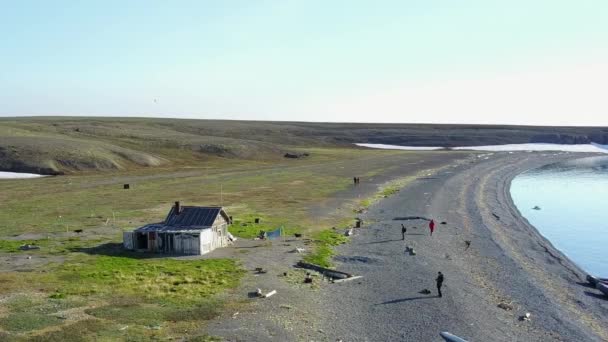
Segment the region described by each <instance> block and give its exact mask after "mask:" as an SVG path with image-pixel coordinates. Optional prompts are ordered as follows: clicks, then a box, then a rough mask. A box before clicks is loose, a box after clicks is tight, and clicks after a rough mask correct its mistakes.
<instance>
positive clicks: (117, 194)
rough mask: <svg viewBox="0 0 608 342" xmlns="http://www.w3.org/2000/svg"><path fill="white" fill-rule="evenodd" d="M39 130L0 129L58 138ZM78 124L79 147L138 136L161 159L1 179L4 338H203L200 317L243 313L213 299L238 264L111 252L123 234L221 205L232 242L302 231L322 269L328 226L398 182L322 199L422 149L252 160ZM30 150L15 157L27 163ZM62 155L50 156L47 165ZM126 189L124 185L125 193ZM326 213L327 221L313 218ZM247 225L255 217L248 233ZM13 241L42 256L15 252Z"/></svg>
mask: <svg viewBox="0 0 608 342" xmlns="http://www.w3.org/2000/svg"><path fill="white" fill-rule="evenodd" d="M37 125H39V127H38V126H35V125H34V126H32V124H31V123H28V124H25V123H21V122H17V123H10V124H8V125H5V126H4V128H0V129H4V130H5V131H7V130H8V131H10V132H11V134H12V135H25V136H27V135H30V136H29V137H28V138H27V139H29V141H32V140H36V139H38V138H39V137H42V136H47V135H49V136H54V137H56V136H57V134H60V133H58V132H55V133H53V132H50V133H49V131H52V130H61V129H64V130H67V128H65V127H63V128H61V127H59V126H53V125H52V124H44V123H39V124H37ZM61 125H66V124H65V123H62V124H61ZM78 125H79V127H80V128H79V130H78V131H75V130H74V128H72V131H70V132H73V133H70V134H73V135H74V136H76V135H82V134H85V133H86V132H88V131H87V130H88V129H89V128H85V127H88V126H95V128H96V129H97V130H96V131H94V133H86V134H94V135H95V139H89V141H88V143H89V144H94V145H96V146H101V145H103V146H109V145H113V146H119V147H120V148H130V149H132V150H134V151H135V150H137V151H140V152H141V150H142V146H144V147H145V146H146V145H145V144H143V143H142V138H141V137H142V136H144V135H146V134H149V135H150V136H151V137H150V141H154V143H153V144H150V146H153V147H152V148H149V149H145V151H144V152H142V153H145V154H150V155H153V156H155V157H158V158H159V160H162V162H161V163H158V164H156V165H147V166H145V165H143V164H142V165H140V164H137V163H131V162H123V161H119V163H118V164H117V165H120V167H109V168H106V167H97V166H94V167H93V168H90V169H89V168H84V169H82V170H79V169H78V168H80V166H78V167H74V168H72V167H68V168H65V169H59V170H62V171H65V172H66V173H67V174H66V175H63V176H55V177H47V178H40V179H30V180H7V181H0V208H1V210H0V222H2V226H1V227H0V259H1V260H0V261H2V266H0V267H1V268H2V269H1V272H0V293H2V295H1V296H0V339H1V340H41V341H81V340H92V339H96V340H99V341H114V340H149V339H168V338H177V337H183V336H187V337H189V338H190V340H201V341H207V340H213V338H212V337H210V336H207V335H206V334H205V329H204V325H205V322H206V321H208V320H209V319H210V318H213V317H215V316H217V314H218V313H220V312H222V310H224V308H226V307H233V306H237V307H238V306H240V305H243V303H239V302H236V303H235V302H226V301H224V300H223V299H222V297H221V296H219V297H218V296H217V295H218V294H221V293H223V292H225V291H230V289H232V288H234V287H235V286H236V285H237V284H238V283H239V280H240V279H241V277H242V276H243V269H242V267H241V266H240V265H239V264H238V262H236V261H235V260H232V259H201V260H174V259H172V258H158V257H155V256H148V255H142V254H138V253H129V252H126V251H123V250H122V248H121V246H120V242H121V238H122V236H121V234H122V231H124V230H128V229H133V228H136V227H138V226H141V225H143V224H146V223H150V222H158V221H162V220H163V219H164V216H165V215H166V213H167V211H168V210H169V209H170V206H171V204H172V203H173V201H176V200H179V201H181V202H182V204H184V205H223V206H226V207H227V211H228V213H229V214H230V215H232V216H234V221H235V224H234V225H232V226H231V227H230V231H231V232H232V233H233V234H235V235H237V236H240V237H243V238H251V237H253V236H255V235H256V234H257V233H258V232H259V231H260V230H270V229H274V228H276V227H279V226H282V227H284V230H285V232H286V233H287V234H292V233H294V232H300V233H303V234H304V235H305V236H307V237H310V238H312V239H314V240H315V241H316V242H317V244H316V246H317V247H316V250H315V251H314V252H313V253H312V254H310V255H308V256H307V257H306V258H307V260H308V261H311V262H315V263H318V264H320V265H326V266H327V265H330V260H331V256H332V253H333V252H332V248H331V247H332V246H334V245H337V244H339V243H343V242H344V240H345V239H344V237H343V236H342V235H341V234H338V233H335V232H334V231H333V230H331V227H338V228H344V227H346V226H347V225H348V224H349V223H351V224H352V221H353V218H354V216H355V215H356V214H355V213H354V210H356V209H359V208H361V207H362V205H369V204H370V203H372V202H373V201H375V200H377V199H379V198H382V197H383V196H388V195H390V194H392V193H393V192H394V191H396V190H397V188H398V187H399V186H401V185H402V184H401V183H400V184H397V183H388V184H387V185H386V187H385V188H383V189H380V190H379V192H378V193H377V194H376V195H375V196H372V197H370V198H369V199H368V198H367V197H366V198H349V197H344V198H339V201H338V202H336V203H339V205H336V203H329V202H328V200H329V199H331V198H335V197H336V196H337V195H336V194H340V193H343V192H344V191H347V190H348V189H350V188H351V187H352V186H353V185H352V177H353V176H354V175H355V174H356V175H361V176H362V177H364V180H365V178H366V177H367V178H373V177H380V176H382V175H383V174H385V173H387V172H390V171H391V170H393V168H395V166H396V165H399V164H400V163H409V162H412V161H416V160H418V159H419V158H420V154H418V153H408V152H403V151H374V150H363V149H354V148H343V147H337V146H321V145H319V144H314V143H311V144H310V145H307V146H306V147H303V145H297V146H289V147H287V148H285V147H284V145H281V147H277V146H279V145H273V146H274V147H270V146H269V145H265V147H262V148H261V151H262V153H263V154H264V155H263V156H261V157H260V156H256V155H255V153H253V152H246V151H245V150H247V149H248V148H251V149H254V150H255V149H257V148H258V146H257V145H255V144H253V145H251V146H249V145H248V146H247V147H246V148H245V147H244V148H243V150H241V152H239V153H241V154H238V153H237V154H230V153H232V152H226V150H230V149H231V148H232V147H230V148H228V147H226V146H229V145H230V146H233V145H231V144H234V143H235V142H234V141H231V142H230V144H227V145H225V147H226V148H225V149H224V150H216V151H215V152H214V153H207V154H204V155H200V154H199V152H196V151H195V150H192V149H191V147H187V148H185V147H183V145H180V146H179V147H176V146H177V145H175V140H171V141H169V140H170V139H169V140H168V141H167V142H166V144H164V145H163V144H157V142H158V139H160V138H158V137H157V135H158V134H159V133H158V132H156V131H154V132H148V133H146V131H145V130H143V131H137V132H132V131H124V132H122V133H120V132H121V131H120V130H118V129H115V130H112V129H109V128H107V127H106V126H107V123H104V124H99V125H95V124H94V123H88V124H85V123H83V122H80V121H79V122H78ZM0 127H2V123H0ZM7 127H8V128H7ZM18 127H25V128H18ZM32 127H38V128H37V129H38V131H37V132H38V133H37V134H38V135H36V134H34V133H32ZM117 132H118V133H117ZM119 133H120V134H119ZM61 134H64V133H61ZM167 134H168V133H167ZM188 134H191V133H188ZM64 135H65V134H64ZM191 135H192V134H191ZM74 136H73V137H72V138H75V137H74ZM168 136H169V134H168ZM182 137H183V136H181V135H180V139H181V138H182ZM72 138H70V139H72ZM190 138H192V139H195V138H193V137H192V136H190ZM45 139H46V138H45ZM45 139H43V140H42V142H37V144H42V143H44V141H46V140H45ZM78 139H80V138H78ZM163 139H164V138H163ZM171 139H177V138H171ZM85 140H87V139H85ZM195 140H196V139H195ZM241 142H242V141H241ZM292 142H294V141H292ZM99 144H101V145H99ZM268 144H270V143H268ZM246 145H247V144H246ZM15 146H17V145H15ZM32 146H33V147H32V149H36V148H38V147H36V146H35V144H34V145H32ZM70 146H71V145H70ZM83 146H88V145H83ZM188 146H190V145H188ZM15 148H16V149H17V147H15ZM62 148H63V147H62ZM87 148H88V147H87ZM146 148H147V147H146ZM266 148H268V149H266ZM275 150H281V151H283V150H289V151H296V152H297V151H305V152H308V153H309V154H310V156H309V157H306V158H302V159H287V158H283V157H282V155H281V154H278V155H276V154H275V153H274V152H269V151H275ZM218 151H219V152H218ZM26 152H27V151H26ZM26 152H19V151H18V153H24V155H26V156H29V155H28V154H27V153H26ZM90 152H91V154H90V156H91V158H94V159H95V158H99V157H98V150H95V149H93V150H91V151H90ZM45 153H46V152H45ZM63 153H65V151H63V150H57V151H53V153H52V156H53V158H57V156H59V155H62V154H63ZM77 153H80V152H78V151H77ZM222 153H228V154H226V155H222ZM43 155H44V154H43ZM49 156H50V155H49ZM252 156H253V157H252ZM114 157H115V156H114V155H112V158H114ZM62 158H63V157H62ZM120 158H123V157H120ZM26 159H27V158H26ZM62 165H64V164H62ZM65 165H68V164H65ZM91 165H93V164H91ZM103 165H105V164H103ZM103 165H101V166H103ZM72 166H73V165H72ZM98 166H99V165H98ZM125 183H128V184H130V185H131V189H129V190H124V189H123V184H125ZM338 197H339V196H338ZM334 207H339V208H334ZM314 208H317V209H316V210H313V209H314ZM319 208H321V210H319ZM325 208H327V210H328V212H331V215H329V214H328V215H325V214H323V211H324V210H325ZM255 218H260V219H261V222H260V223H259V224H255V223H254V220H255ZM74 230H83V232H82V233H75V232H74ZM22 244H34V245H37V246H39V247H40V249H39V250H31V251H21V250H20V249H19V247H20V246H21V245H22ZM28 256H29V257H31V259H28V258H27V257H28Z"/></svg>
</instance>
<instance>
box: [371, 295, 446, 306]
mask: <svg viewBox="0 0 608 342" xmlns="http://www.w3.org/2000/svg"><path fill="white" fill-rule="evenodd" d="M433 298H439V296H419V297H410V298H401V299H394V300H389V301H388V302H383V303H379V304H376V305H385V304H397V303H401V302H409V301H411V300H418V299H433Z"/></svg>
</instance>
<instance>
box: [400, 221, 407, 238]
mask: <svg viewBox="0 0 608 342" xmlns="http://www.w3.org/2000/svg"><path fill="white" fill-rule="evenodd" d="M406 232H407V228H405V226H404V225H403V223H402V224H401V240H405V233H406Z"/></svg>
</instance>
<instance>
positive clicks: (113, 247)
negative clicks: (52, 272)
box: [69, 242, 183, 259]
mask: <svg viewBox="0 0 608 342" xmlns="http://www.w3.org/2000/svg"><path fill="white" fill-rule="evenodd" d="M69 251H70V252H77V253H86V254H90V255H106V256H120V257H127V258H133V259H161V258H169V257H177V256H183V255H181V254H165V253H147V252H135V251H130V250H126V249H125V248H124V246H123V245H122V243H118V242H108V243H104V244H101V245H99V246H94V247H74V248H70V249H69Z"/></svg>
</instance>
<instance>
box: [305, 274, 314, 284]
mask: <svg viewBox="0 0 608 342" xmlns="http://www.w3.org/2000/svg"><path fill="white" fill-rule="evenodd" d="M304 283H305V284H312V277H311V276H310V273H309V272H306V278H304Z"/></svg>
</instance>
